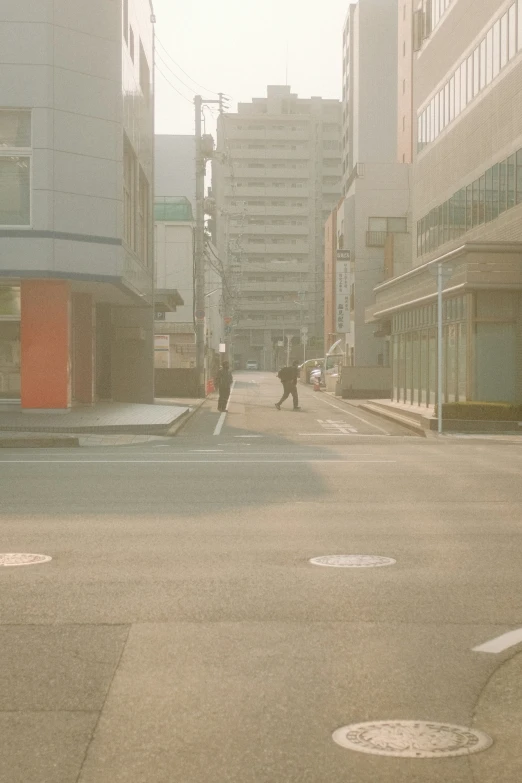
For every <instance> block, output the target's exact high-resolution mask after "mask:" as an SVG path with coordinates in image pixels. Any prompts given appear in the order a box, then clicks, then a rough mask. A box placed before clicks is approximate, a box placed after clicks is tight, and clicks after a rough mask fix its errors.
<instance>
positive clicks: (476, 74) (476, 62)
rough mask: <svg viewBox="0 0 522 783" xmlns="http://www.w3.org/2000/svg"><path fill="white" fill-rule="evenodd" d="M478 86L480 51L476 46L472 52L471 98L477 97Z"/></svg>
mask: <svg viewBox="0 0 522 783" xmlns="http://www.w3.org/2000/svg"><path fill="white" fill-rule="evenodd" d="M479 85H480V50H479V48H478V46H477V48H476V49H475V51H474V52H473V97H475V96H476V95H478V92H479Z"/></svg>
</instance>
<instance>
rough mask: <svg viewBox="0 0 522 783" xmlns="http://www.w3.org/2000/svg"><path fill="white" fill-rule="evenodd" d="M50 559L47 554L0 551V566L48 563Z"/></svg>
mask: <svg viewBox="0 0 522 783" xmlns="http://www.w3.org/2000/svg"><path fill="white" fill-rule="evenodd" d="M49 560H52V557H49V555H29V554H26V553H21V552H2V553H0V566H26V565H38V564H39V563H48V562H49Z"/></svg>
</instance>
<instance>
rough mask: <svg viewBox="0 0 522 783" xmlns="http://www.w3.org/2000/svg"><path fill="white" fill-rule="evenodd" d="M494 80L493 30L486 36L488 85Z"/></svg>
mask: <svg viewBox="0 0 522 783" xmlns="http://www.w3.org/2000/svg"><path fill="white" fill-rule="evenodd" d="M492 79H493V29H491V30H488V34H487V36H486V84H490V82H491V80H492Z"/></svg>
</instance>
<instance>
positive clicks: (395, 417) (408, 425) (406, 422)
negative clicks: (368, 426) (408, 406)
mask: <svg viewBox="0 0 522 783" xmlns="http://www.w3.org/2000/svg"><path fill="white" fill-rule="evenodd" d="M358 407H359V408H361V409H362V410H363V411H367V412H368V413H373V414H374V415H375V416H380V417H381V418H383V419H387V420H388V421H393V422H395V424H400V425H401V427H404V428H405V429H407V430H411V432H414V433H415V434H416V435H418V436H419V438H427V437H428V435H427V433H426V430H425V429H424V427H423V426H422V424H416V423H415V422H414V421H412V420H411V419H409V418H408V417H407V416H401V414H400V413H392V412H391V411H390V412H388V411H385V410H383V409H381V408H377V407H374V406H373V405H371V404H368V405H366V404H365V405H359V406H358Z"/></svg>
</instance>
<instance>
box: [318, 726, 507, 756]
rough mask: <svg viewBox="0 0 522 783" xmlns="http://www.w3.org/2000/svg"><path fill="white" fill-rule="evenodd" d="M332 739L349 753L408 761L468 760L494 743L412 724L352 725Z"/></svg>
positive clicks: (462, 731)
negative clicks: (454, 757) (464, 758)
mask: <svg viewBox="0 0 522 783" xmlns="http://www.w3.org/2000/svg"><path fill="white" fill-rule="evenodd" d="M332 737H333V739H334V741H335V742H337V744H338V745H341V746H342V747H343V748H348V749H349V750H358V751H359V752H360V753H371V754H374V755H376V756H397V757H399V758H410V759H437V758H443V757H446V756H467V755H469V754H470V753H478V752H479V751H481V750H486V749H487V748H489V747H490V745H492V743H493V740H492V739H491V737H488V735H487V734H484V732H482V731H477V730H476V729H468V728H466V727H464V726H454V725H452V724H450V723H429V722H427V721H414V720H390V721H375V722H372V723H355V724H353V725H352V726H343V727H342V728H341V729H337V731H334V733H333V735H332Z"/></svg>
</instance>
